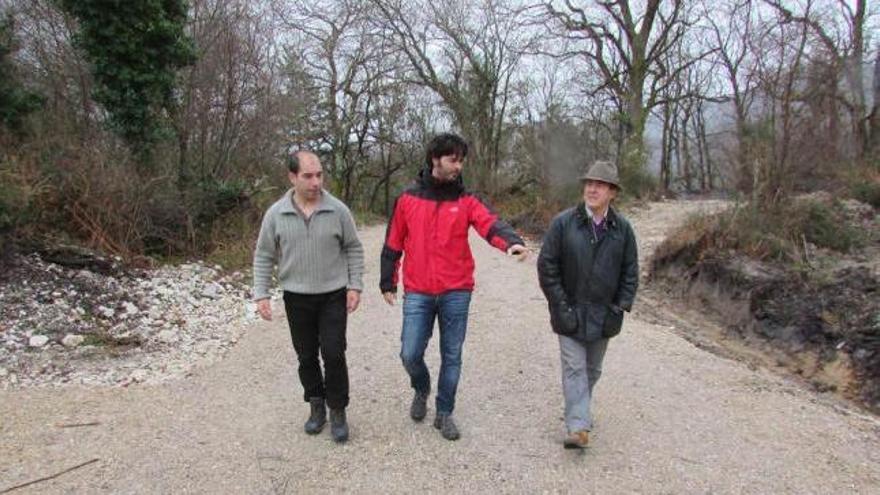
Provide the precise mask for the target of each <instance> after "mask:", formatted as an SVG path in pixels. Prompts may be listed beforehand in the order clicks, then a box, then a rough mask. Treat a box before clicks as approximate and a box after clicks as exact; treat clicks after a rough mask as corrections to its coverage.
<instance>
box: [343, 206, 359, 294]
mask: <svg viewBox="0 0 880 495" xmlns="http://www.w3.org/2000/svg"><path fill="white" fill-rule="evenodd" d="M341 222H342V251H343V253H345V259H346V261H347V263H348V284H346V288H347V289H351V290H357V291H363V290H364V282H363V276H364V246H363V244H361V240H360V239H359V238H358V235H357V226H355V223H354V217H352V215H351V211H350V210H348V209H347V208H346V209H345V211H344V212H343V214H342V216H341Z"/></svg>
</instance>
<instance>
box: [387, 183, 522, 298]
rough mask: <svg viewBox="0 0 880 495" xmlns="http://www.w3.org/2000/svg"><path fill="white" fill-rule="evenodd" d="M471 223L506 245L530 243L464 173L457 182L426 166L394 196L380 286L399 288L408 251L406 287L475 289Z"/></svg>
mask: <svg viewBox="0 0 880 495" xmlns="http://www.w3.org/2000/svg"><path fill="white" fill-rule="evenodd" d="M471 226H473V227H474V229H476V231H477V233H479V234H480V235H481V236H482V237H483V238H484V239H486V241H488V242H489V244H491V245H492V246H495V247H496V248H498V249H500V250H502V251H506V250H507V248H509V247H510V246H511V245H514V244H524V243H523V240H522V238H521V237H519V236H518V235H517V234H516V232H514V230H513V228H512V227H511V226H510V225H508V224H507V223H505V222H503V221H502V220H500V219H499V218H498V215H497V214H496V213H495V212H494V211H492V209H491V208H490V207H489V206H488V204H487V203H486V202H485V201H483V200H482V199H481V198H479V197H478V196H476V195H474V194H473V193H471V192H468V191H466V190H465V189H464V186H463V185H462V181H461V178H460V177H459V179H458V180H456V181H454V182H447V183H442V182H437V181H436V180H434V177H433V176H432V175H431V170H430V169H427V168H426V169H423V170H422V171H421V172H420V173H419V179H418V180H417V181H416V183H415V184H413V185H412V186H410V187H409V188H408V189H406V190H405V191H404V192H403V193H402V194H401V195H400V196H399V197H398V198H397V200H396V201H395V202H394V209H393V211H392V213H391V218H390V219H389V221H388V230H387V232H386V234H385V245H384V247H383V248H382V256H381V274H380V281H379V288H380V289H381V290H382V292H396V291H397V283H398V272H399V268H400V264H401V263H400V262H401V257H403V287H404V290H405V291H406V292H419V293H422V294H432V295H439V294H442V293H444V292H447V291H450V290H473V288H474V258H473V256H472V255H471V249H470V245H469V244H468V230H469V229H470V227H471ZM404 253H405V256H404Z"/></svg>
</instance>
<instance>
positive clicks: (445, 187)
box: [418, 166, 464, 197]
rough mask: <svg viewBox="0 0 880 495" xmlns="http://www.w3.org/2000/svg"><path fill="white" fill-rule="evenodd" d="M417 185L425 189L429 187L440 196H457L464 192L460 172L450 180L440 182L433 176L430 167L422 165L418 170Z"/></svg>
mask: <svg viewBox="0 0 880 495" xmlns="http://www.w3.org/2000/svg"><path fill="white" fill-rule="evenodd" d="M418 182H419V185H421V186H422V187H423V188H425V189H431V190H433V191H434V192H436V193H437V194H438V196H441V197H448V196H452V197H455V196H459V195H461V193H463V192H464V180H463V179H462V178H461V174H459V176H458V177H456V178H455V180H454V181H452V182H440V181H438V180H437V179H435V178H434V175H433V174H432V173H431V168H430V167H427V166H426V167H423V168H422V169H421V170H419V178H418Z"/></svg>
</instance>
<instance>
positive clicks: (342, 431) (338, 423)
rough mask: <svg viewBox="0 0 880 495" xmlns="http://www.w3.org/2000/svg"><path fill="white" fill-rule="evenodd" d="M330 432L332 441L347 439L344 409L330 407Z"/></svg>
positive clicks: (340, 441) (338, 441) (339, 441)
mask: <svg viewBox="0 0 880 495" xmlns="http://www.w3.org/2000/svg"><path fill="white" fill-rule="evenodd" d="M330 434H331V435H333V441H334V442H337V443H342V442H344V441H346V440H348V423H346V421H345V409H330Z"/></svg>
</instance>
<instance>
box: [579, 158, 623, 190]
mask: <svg viewBox="0 0 880 495" xmlns="http://www.w3.org/2000/svg"><path fill="white" fill-rule="evenodd" d="M588 180H598V181H602V182H607V183H608V184H611V185H612V186H614V187H616V188H618V189H622V187H620V177H619V176H618V175H617V167H616V166H615V165H614V164H613V163H611V162H609V161H605V160H597V161H595V162H593V164H592V165H590V168H588V169H587V172H586V173H585V174H584V175H582V176H580V181H581V182H586V181H588Z"/></svg>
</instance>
